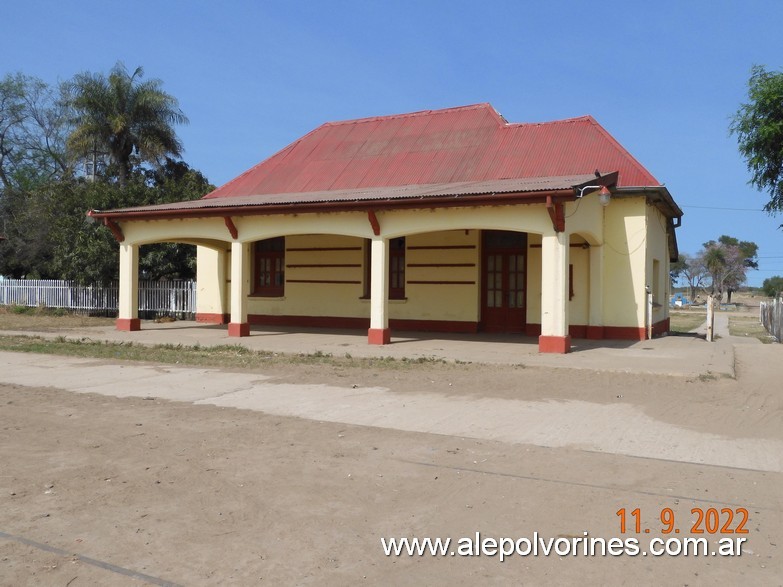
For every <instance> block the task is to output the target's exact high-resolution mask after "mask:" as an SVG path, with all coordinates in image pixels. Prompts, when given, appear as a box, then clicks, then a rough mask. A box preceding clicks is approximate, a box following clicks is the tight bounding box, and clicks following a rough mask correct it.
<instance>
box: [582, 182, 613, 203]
mask: <svg viewBox="0 0 783 587" xmlns="http://www.w3.org/2000/svg"><path fill="white" fill-rule="evenodd" d="M599 188H600V189H601V191H600V192H598V201H599V202H601V206H608V205H609V202H610V201H611V200H612V192H610V191H609V188H608V187H606V186H605V185H586V186H585V187H583V188H579V196H578V197H580V198H581V197H582V196H584V195H585V192H586V191H587V190H597V189H599Z"/></svg>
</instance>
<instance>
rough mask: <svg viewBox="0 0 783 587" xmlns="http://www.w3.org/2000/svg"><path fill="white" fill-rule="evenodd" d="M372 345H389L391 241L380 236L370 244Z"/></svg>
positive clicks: (368, 333) (369, 336)
mask: <svg viewBox="0 0 783 587" xmlns="http://www.w3.org/2000/svg"><path fill="white" fill-rule="evenodd" d="M367 342H368V343H370V344H389V343H390V342H391V331H390V330H389V240H388V239H385V238H382V237H380V236H378V237H375V238H373V239H372V242H371V244H370V329H369V330H368V331H367Z"/></svg>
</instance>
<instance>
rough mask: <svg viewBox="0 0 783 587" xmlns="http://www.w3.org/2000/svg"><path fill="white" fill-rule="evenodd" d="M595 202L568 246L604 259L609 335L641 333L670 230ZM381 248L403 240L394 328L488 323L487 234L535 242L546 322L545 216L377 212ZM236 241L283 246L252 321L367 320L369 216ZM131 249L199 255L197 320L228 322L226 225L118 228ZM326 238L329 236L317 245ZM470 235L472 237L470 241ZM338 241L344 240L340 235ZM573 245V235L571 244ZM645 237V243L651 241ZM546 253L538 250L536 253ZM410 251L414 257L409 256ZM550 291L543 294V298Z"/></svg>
mask: <svg viewBox="0 0 783 587" xmlns="http://www.w3.org/2000/svg"><path fill="white" fill-rule="evenodd" d="M596 198H597V196H596V197H593V195H588V196H586V197H585V198H584V199H583V200H582V201H581V202H577V203H572V204H568V205H567V207H566V216H567V220H566V230H568V232H569V233H572V236H571V242H572V243H577V242H583V241H585V240H586V241H587V243H589V244H590V246H591V247H593V246H600V247H601V248H602V251H603V260H604V261H603V263H604V278H603V307H602V309H603V324H604V325H607V326H626V327H628V326H634V327H638V326H643V325H644V324H645V303H644V300H645V285H647V284H648V283H649V284H650V285H652V267H653V261H654V260H655V259H657V260H658V261H659V263H658V273H659V281H660V283H662V284H663V288H664V289H666V288H667V287H668V251H667V245H668V243H667V239H666V232H665V226H666V224H665V222H664V219H663V217H662V216H661V215H660V213H659V212H658V211H657V210H655V209H654V208H652V207H650V206H648V205H647V204H646V203H645V198H644V197H643V196H638V197H623V198H619V197H618V198H613V199H612V201H611V203H610V204H609V206H607V207H605V208H604V207H601V206H600V205H598V204H597V200H596ZM377 217H378V221H379V224H380V227H381V232H382V234H383V236H384V237H388V238H394V237H397V236H406V241H407V247H408V250H407V255H406V262H407V264H408V265H409V266H408V267H407V270H406V279H407V281H408V282H409V283H407V285H406V296H407V299H406V300H401V301H397V300H395V301H392V302H390V304H389V316H390V318H392V319H410V320H453V321H467V322H477V321H478V320H479V319H480V298H481V296H480V282H481V274H480V259H481V250H480V244H481V243H480V240H481V239H480V234H481V233H480V230H481V229H494V230H517V231H522V232H527V233H528V259H527V263H528V264H527V273H528V283H527V287H528V295H527V302H528V305H527V321H528V323H540V322H541V296H542V291H546V289H547V287H548V286H547V284H542V283H541V269H542V268H541V248H540V245H541V235H542V234H543V235H547V234H552V233H553V229H552V223H551V220H550V218H549V215H548V213H547V212H546V209H545V207H544V206H543V205H541V204H535V205H518V206H497V207H488V208H443V209H437V210H430V209H427V210H399V211H379V212H377ZM234 222H235V224H236V226H237V228H238V230H239V241H241V242H253V241H255V240H259V239H261V238H269V237H273V236H281V235H292V236H287V237H286V248H287V249H288V252H287V253H286V260H285V262H286V265H294V267H287V268H286V280H287V283H286V286H285V295H284V296H283V297H281V298H275V299H269V298H259V297H252V296H251V297H250V299H249V307H248V311H249V313H250V314H278V315H294V316H319V315H321V316H335V317H357V318H368V317H369V302H368V301H367V300H364V299H362V296H363V293H364V284H363V281H364V279H365V277H364V275H365V272H364V268H363V265H364V263H365V253H364V248H365V246H366V242H367V240H366V239H369V238H372V236H373V232H372V227H371V225H370V223H369V221H368V218H367V214H366V212H346V213H336V214H297V215H293V214H292V215H275V216H268V217H242V218H235V219H234ZM121 226H122V229H123V231H124V232H125V235H126V242H127V243H130V244H141V243H148V242H160V241H179V242H192V243H195V244H199V245H201V246H199V249H198V264H199V266H198V282H199V285H198V287H199V295H198V307H199V312H200V313H210V314H218V313H227V312H229V311H230V308H229V303H228V297H229V296H228V293H227V292H228V288H229V286H230V284H229V281H228V280H229V277H228V276H229V273H228V268H229V267H230V254H228V253H226V252H220V251H227V250H228V249H229V248H230V243H231V241H232V239H231V236H230V234H229V231H228V229H227V228H226V225H225V222H224V221H223V219H222V218H211V219H192V220H158V221H132V222H122V223H121ZM319 229H320V231H321V232H329V233H330V234H319V233H318V230H319ZM466 231H467V232H466ZM340 233H341V234H340ZM574 233H576V234H574ZM648 235H649V237H648ZM536 245H538V246H536ZM422 246H425V247H428V246H429V247H431V246H471V247H473V248H468V249H461V248H460V249H417V248H415V247H422ZM317 247H318V248H323V247H332V248H334V247H350V248H353V250H341V251H296V250H292V249H304V248H317ZM412 247H413V248H412ZM589 258H590V251H589V249H583V248H580V247H570V248H569V263H571V264H573V265H574V294H575V295H574V298H573V299H572V300H571V301H570V303H569V313H570V323H571V324H588V322H589V305H590V302H589V300H590V286H589V284H590V266H589ZM325 264H331V265H350V266H349V267H330V268H326V267H296V265H300V266H301V265H325ZM435 264H460V265H466V266H463V267H415V266H413V267H411V266H410V265H435ZM297 280H311V281H318V280H321V281H334V280H338V281H349V282H356V283H340V284H337V283H298V282H297ZM411 281H413V282H415V281H466V282H473V283H468V284H453V285H443V284H440V285H437V284H422V283H410V282H411ZM542 285H543V287H542ZM667 299H668V296H664V299H663V300H661V303H662V307H661V308H658V309H656V313H655V320H656V321H658V320H660V319H662V318H663V317H664V316H665V315H667V313H668V310H667V304H666V300H667Z"/></svg>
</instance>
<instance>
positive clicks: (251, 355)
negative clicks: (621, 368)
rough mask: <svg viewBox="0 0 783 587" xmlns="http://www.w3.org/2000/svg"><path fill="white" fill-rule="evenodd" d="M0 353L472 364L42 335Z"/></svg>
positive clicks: (232, 361)
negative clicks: (142, 343)
mask: <svg viewBox="0 0 783 587" xmlns="http://www.w3.org/2000/svg"><path fill="white" fill-rule="evenodd" d="M0 351H12V352H21V353H44V354H52V355H65V356H69V357H88V358H94V359H111V360H123V361H145V362H154V363H168V364H172V365H174V364H179V365H190V366H198V367H222V368H240V369H247V368H249V369H253V368H258V367H269V366H287V365H324V366H333V367H341V368H359V369H373V370H377V369H393V370H399V369H415V368H417V367H420V366H421V367H426V366H430V367H431V366H432V365H436V364H437V365H443V366H447V367H449V368H453V369H460V368H466V367H467V366H468V365H470V363H464V362H462V361H456V362H454V363H449V362H447V361H445V360H444V359H440V358H438V357H416V358H412V359H408V358H401V359H396V358H394V357H379V358H360V357H352V356H351V355H350V354H348V353H346V354H345V355H343V356H334V355H332V354H331V353H324V352H322V351H315V352H314V353H273V352H270V351H254V350H250V349H248V348H246V347H243V346H241V345H217V346H200V345H193V346H188V345H181V344H176V345H174V344H158V345H154V346H148V345H141V344H133V343H128V342H104V341H96V340H91V339H88V338H82V339H68V338H66V337H65V336H58V337H56V338H54V339H49V338H43V337H40V336H27V335H0Z"/></svg>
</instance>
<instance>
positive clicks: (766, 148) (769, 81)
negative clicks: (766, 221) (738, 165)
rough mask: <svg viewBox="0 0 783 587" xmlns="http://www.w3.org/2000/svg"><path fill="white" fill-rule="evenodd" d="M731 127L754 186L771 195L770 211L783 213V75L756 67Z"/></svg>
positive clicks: (782, 73) (768, 205) (768, 208)
mask: <svg viewBox="0 0 783 587" xmlns="http://www.w3.org/2000/svg"><path fill="white" fill-rule="evenodd" d="M748 98H749V102H748V103H746V104H742V105H741V106H740V108H739V110H738V111H737V113H736V114H735V115H734V118H733V120H732V123H731V126H730V127H729V128H730V132H731V133H732V134H735V135H737V141H738V143H739V151H740V153H741V154H742V156H743V157H744V158H745V161H746V163H747V165H748V170H749V171H750V172H751V174H752V177H751V184H753V185H754V186H756V188H758V189H759V190H761V191H766V192H768V193H769V196H770V200H769V202H767V204H766V205H765V206H764V209H765V210H767V211H768V212H773V211H781V210H783V72H781V71H767V70H766V69H765V68H764V67H763V66H759V65H756V66H754V67H753V69H752V70H751V75H750V81H749V82H748Z"/></svg>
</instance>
